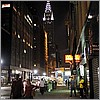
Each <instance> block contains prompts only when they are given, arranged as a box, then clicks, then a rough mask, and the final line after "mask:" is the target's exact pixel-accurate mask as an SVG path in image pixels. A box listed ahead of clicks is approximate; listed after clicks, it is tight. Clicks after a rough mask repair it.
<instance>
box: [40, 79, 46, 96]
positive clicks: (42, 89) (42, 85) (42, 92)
mask: <svg viewBox="0 0 100 100" xmlns="http://www.w3.org/2000/svg"><path fill="white" fill-rule="evenodd" d="M44 88H45V87H44V81H43V78H42V79H41V81H40V93H41V94H42V95H43V94H44Z"/></svg>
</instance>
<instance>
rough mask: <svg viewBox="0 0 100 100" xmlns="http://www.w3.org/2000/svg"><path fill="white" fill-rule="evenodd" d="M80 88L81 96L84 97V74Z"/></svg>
mask: <svg viewBox="0 0 100 100" xmlns="http://www.w3.org/2000/svg"><path fill="white" fill-rule="evenodd" d="M79 88H80V98H83V89H84V79H83V78H82V76H80V81H79Z"/></svg>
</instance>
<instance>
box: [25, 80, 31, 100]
mask: <svg viewBox="0 0 100 100" xmlns="http://www.w3.org/2000/svg"><path fill="white" fill-rule="evenodd" d="M32 89H33V86H32V85H31V82H30V79H27V83H26V86H25V94H24V95H25V96H24V98H25V99H32V98H33V96H32Z"/></svg>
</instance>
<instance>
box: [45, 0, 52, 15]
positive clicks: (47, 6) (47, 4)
mask: <svg viewBox="0 0 100 100" xmlns="http://www.w3.org/2000/svg"><path fill="white" fill-rule="evenodd" d="M46 12H51V5H50V1H47V3H46V8H45V13H46Z"/></svg>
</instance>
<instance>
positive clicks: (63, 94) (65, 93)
mask: <svg viewBox="0 0 100 100" xmlns="http://www.w3.org/2000/svg"><path fill="white" fill-rule="evenodd" d="M10 90H11V88H10V87H1V98H2V99H9V98H10ZM34 99H79V93H78V92H77V96H76V97H75V96H74V95H73V96H72V97H70V90H67V88H66V87H65V86H59V87H57V89H55V90H52V91H51V92H45V93H44V95H41V94H40V92H39V91H36V95H35V97H34Z"/></svg>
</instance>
